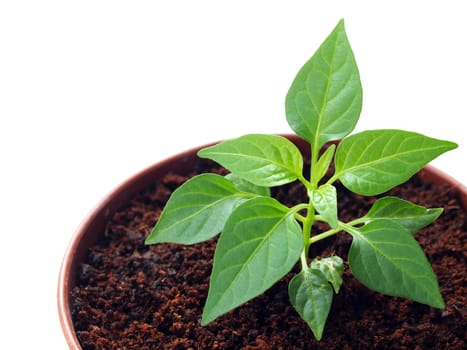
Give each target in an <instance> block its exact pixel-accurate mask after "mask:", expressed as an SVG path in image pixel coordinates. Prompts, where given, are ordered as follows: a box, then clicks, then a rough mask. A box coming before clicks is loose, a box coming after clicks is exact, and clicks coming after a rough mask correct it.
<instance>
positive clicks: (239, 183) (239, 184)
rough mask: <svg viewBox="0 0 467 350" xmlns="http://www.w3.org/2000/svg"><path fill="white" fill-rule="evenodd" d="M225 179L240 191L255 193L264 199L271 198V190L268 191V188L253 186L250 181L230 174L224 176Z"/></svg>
mask: <svg viewBox="0 0 467 350" xmlns="http://www.w3.org/2000/svg"><path fill="white" fill-rule="evenodd" d="M225 178H226V179H227V180H229V181H230V182H231V183H232V184H233V185H234V186H235V187H236V188H238V189H239V190H240V191H243V192H250V193H255V194H258V195H260V196H265V197H270V196H271V190H270V189H269V187H263V186H257V185H255V184H252V183H251V182H250V181H247V180H245V179H243V178H241V177H238V176H236V175H235V174H232V173H230V174H227V175H225Z"/></svg>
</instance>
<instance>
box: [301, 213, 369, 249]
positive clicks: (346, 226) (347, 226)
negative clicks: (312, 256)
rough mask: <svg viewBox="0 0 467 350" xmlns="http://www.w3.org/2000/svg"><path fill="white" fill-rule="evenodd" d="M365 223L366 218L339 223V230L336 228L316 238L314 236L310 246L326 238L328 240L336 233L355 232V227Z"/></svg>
mask: <svg viewBox="0 0 467 350" xmlns="http://www.w3.org/2000/svg"><path fill="white" fill-rule="evenodd" d="M363 222H365V218H363V217H362V218H359V219H355V220H352V221H349V222H348V223H343V222H342V221H339V223H338V225H337V228H334V229H331V230H328V231H325V232H323V233H320V234H319V235H316V236H313V237H311V238H310V241H309V242H310V245H311V244H313V243H316V242H319V241H321V240H323V239H325V238H328V237H331V236H333V235H335V234H336V233H339V232H341V231H347V232H348V231H353V229H354V227H355V226H356V225H359V224H361V223H363Z"/></svg>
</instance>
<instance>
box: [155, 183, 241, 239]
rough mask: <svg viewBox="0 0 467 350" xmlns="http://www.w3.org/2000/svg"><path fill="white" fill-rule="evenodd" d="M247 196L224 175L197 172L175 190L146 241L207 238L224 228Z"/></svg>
mask: <svg viewBox="0 0 467 350" xmlns="http://www.w3.org/2000/svg"><path fill="white" fill-rule="evenodd" d="M244 200H245V193H242V192H240V191H239V190H238V189H237V188H235V187H234V185H233V184H232V183H231V182H230V181H228V180H227V179H225V178H224V177H223V176H220V175H215V174H202V175H198V176H195V177H193V178H191V179H190V180H188V181H187V182H185V183H184V184H183V185H182V186H180V187H179V188H177V189H176V190H175V191H174V192H173V193H172V195H171V196H170V198H169V200H168V202H167V204H166V206H165V208H164V210H163V211H162V213H161V216H160V218H159V220H158V221H157V223H156V225H155V226H154V228H153V229H152V232H151V234H150V235H149V236H148V238H147V239H146V244H155V243H162V242H173V243H181V244H194V243H198V242H202V241H205V240H208V239H210V238H211V237H213V236H215V235H216V234H217V233H219V231H221V230H222V228H223V227H224V224H225V222H226V221H227V218H228V217H229V215H230V213H231V212H232V210H233V208H234V207H235V206H236V205H238V204H239V203H241V202H242V201H244Z"/></svg>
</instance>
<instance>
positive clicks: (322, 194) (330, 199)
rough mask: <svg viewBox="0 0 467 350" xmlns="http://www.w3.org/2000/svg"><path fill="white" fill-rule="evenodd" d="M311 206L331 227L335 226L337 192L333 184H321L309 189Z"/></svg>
mask: <svg viewBox="0 0 467 350" xmlns="http://www.w3.org/2000/svg"><path fill="white" fill-rule="evenodd" d="M311 201H312V203H313V206H314V207H315V209H316V210H317V211H318V213H320V214H321V216H322V217H323V218H324V219H325V220H326V221H327V222H328V224H329V225H330V226H331V228H336V227H337V222H338V220H337V194H336V188H335V187H334V186H333V185H323V186H320V187H319V188H318V189H316V190H312V191H311Z"/></svg>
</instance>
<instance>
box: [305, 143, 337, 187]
mask: <svg viewBox="0 0 467 350" xmlns="http://www.w3.org/2000/svg"><path fill="white" fill-rule="evenodd" d="M335 149H336V145H335V144H331V145H330V146H329V147H328V148H327V149H326V151H325V152H324V153H323V155H322V156H321V157H320V158H319V160H318V162H317V163H316V165H315V169H314V170H313V171H312V174H311V175H312V176H313V181H312V182H313V183H318V182H319V180H321V179H322V178H323V176H324V175H326V171H328V169H329V165H330V164H331V162H332V156H333V155H334V151H335Z"/></svg>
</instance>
